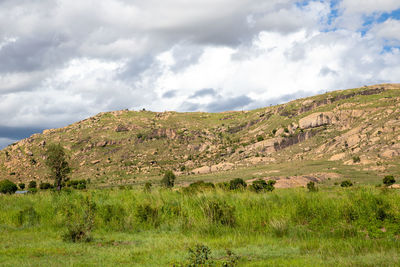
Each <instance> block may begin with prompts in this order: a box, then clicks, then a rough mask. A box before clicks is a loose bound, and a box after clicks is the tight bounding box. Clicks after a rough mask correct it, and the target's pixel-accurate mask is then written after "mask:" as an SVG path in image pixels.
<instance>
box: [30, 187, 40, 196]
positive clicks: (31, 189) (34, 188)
mask: <svg viewBox="0 0 400 267" xmlns="http://www.w3.org/2000/svg"><path fill="white" fill-rule="evenodd" d="M37 191H38V190H37V188H36V187H33V188H28V193H30V194H35V193H37Z"/></svg>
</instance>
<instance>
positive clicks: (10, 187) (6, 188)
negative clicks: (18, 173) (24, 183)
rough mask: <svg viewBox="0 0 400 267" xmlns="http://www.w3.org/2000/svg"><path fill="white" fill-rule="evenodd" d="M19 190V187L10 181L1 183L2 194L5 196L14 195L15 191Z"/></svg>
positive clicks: (0, 190) (0, 191)
mask: <svg viewBox="0 0 400 267" xmlns="http://www.w3.org/2000/svg"><path fill="white" fill-rule="evenodd" d="M17 190H18V187H17V185H16V184H14V183H13V182H11V181H10V180H7V179H6V180H3V181H0V193H3V194H14V193H15V191H17Z"/></svg>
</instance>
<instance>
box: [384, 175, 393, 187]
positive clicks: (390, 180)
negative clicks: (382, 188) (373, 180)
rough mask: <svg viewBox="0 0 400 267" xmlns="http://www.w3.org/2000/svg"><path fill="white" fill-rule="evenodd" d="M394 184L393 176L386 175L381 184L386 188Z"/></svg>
mask: <svg viewBox="0 0 400 267" xmlns="http://www.w3.org/2000/svg"><path fill="white" fill-rule="evenodd" d="M395 182H396V180H395V179H394V177H393V175H386V176H385V178H383V183H384V184H385V185H386V186H391V185H392V184H394V183H395Z"/></svg>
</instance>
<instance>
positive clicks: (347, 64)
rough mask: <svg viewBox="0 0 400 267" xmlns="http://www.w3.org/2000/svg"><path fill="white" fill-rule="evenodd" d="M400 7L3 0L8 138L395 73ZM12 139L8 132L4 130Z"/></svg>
mask: <svg viewBox="0 0 400 267" xmlns="http://www.w3.org/2000/svg"><path fill="white" fill-rule="evenodd" d="M399 8H400V4H399V2H398V1H395V0H383V1H372V0H367V1H363V3H362V4H359V2H357V1H352V0H342V1H336V0H335V1H303V2H301V3H299V2H298V1H295V0H271V1H263V0H213V1H211V0H202V1H200V0H193V1H181V0H167V1H156V0H148V1H128V0H104V1H95V0H88V1H83V2H79V3H78V2H76V1H67V0H60V1H50V0H43V1H28V0H22V1H11V0H3V1H0V13H1V14H2V16H0V62H1V64H0V114H1V115H2V116H1V117H0V125H3V126H4V127H10V128H9V129H10V130H9V131H10V132H8V133H7V136H4V137H1V136H0V137H1V138H3V139H2V140H3V141H2V142H6V141H4V140H15V138H20V137H21V138H22V137H23V136H24V134H20V133H26V134H30V133H31V132H29V131H25V132H24V131H20V130H19V129H20V128H21V129H43V128H54V127H60V126H65V125H66V124H69V123H72V122H75V121H77V120H80V119H83V118H86V117H88V116H91V115H94V114H96V113H98V112H101V111H109V110H117V109H125V108H129V109H141V108H143V107H145V108H146V109H151V110H156V111H164V110H178V111H195V110H204V111H212V112H216V111H223V110H230V109H235V110H240V109H249V108H254V107H261V106H263V105H268V104H270V103H280V102H281V101H285V99H286V100H291V99H293V97H297V96H306V95H312V94H315V93H318V92H321V91H325V90H333V89H338V88H340V89H343V88H349V87H356V86H360V85H364V84H369V83H378V82H398V81H399V80H400V66H399V64H398V62H400V52H399V49H398V46H399V39H400V37H399V34H398V33H399V32H400V31H399V30H398V28H399V27H400V26H399V20H398V17H395V14H398V13H396V12H398V9H399ZM4 138H6V139H4Z"/></svg>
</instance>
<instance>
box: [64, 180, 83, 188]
mask: <svg viewBox="0 0 400 267" xmlns="http://www.w3.org/2000/svg"><path fill="white" fill-rule="evenodd" d="M86 184H87V182H86V180H84V179H82V180H69V181H68V182H67V183H66V184H65V185H66V186H67V187H72V188H74V189H86Z"/></svg>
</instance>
